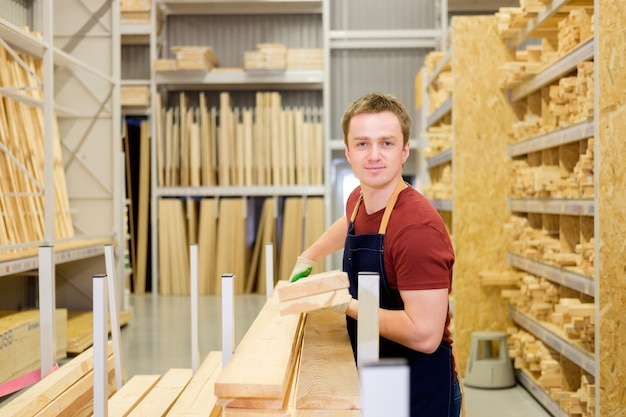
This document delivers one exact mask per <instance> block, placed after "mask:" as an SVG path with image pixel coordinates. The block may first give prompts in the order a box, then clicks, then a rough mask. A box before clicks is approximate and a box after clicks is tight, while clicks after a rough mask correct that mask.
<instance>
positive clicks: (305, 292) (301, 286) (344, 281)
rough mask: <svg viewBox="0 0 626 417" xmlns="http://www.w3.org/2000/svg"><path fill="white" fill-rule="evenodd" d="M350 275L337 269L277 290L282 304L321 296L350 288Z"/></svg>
mask: <svg viewBox="0 0 626 417" xmlns="http://www.w3.org/2000/svg"><path fill="white" fill-rule="evenodd" d="M349 287H350V280H349V279H348V274H347V273H345V272H343V271H341V270H339V269H336V270H333V271H328V272H320V273H318V274H313V275H310V276H308V277H307V278H303V279H300V280H298V281H296V282H293V283H290V284H289V285H281V286H280V287H278V288H276V291H277V292H278V299H279V300H280V302H285V301H288V300H293V299H296V298H301V297H307V296H310V295H315V294H321V293H325V292H329V291H334V290H338V289H341V288H349Z"/></svg>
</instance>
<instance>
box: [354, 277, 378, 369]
mask: <svg viewBox="0 0 626 417" xmlns="http://www.w3.org/2000/svg"><path fill="white" fill-rule="evenodd" d="M379 282H380V276H379V275H378V274H377V273H375V272H359V320H357V347H358V348H357V352H356V356H357V365H358V366H359V367H361V365H365V364H367V363H370V364H371V363H376V362H378V354H379V352H378V349H379V346H378V336H379V330H378V306H379V299H380V288H379Z"/></svg>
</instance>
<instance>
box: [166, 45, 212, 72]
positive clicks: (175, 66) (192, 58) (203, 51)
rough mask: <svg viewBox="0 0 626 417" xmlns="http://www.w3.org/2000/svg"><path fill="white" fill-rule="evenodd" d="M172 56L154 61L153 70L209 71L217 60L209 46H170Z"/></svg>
mask: <svg viewBox="0 0 626 417" xmlns="http://www.w3.org/2000/svg"><path fill="white" fill-rule="evenodd" d="M171 51H172V54H174V58H172V59H170V58H163V59H157V60H156V61H154V70H155V71H205V72H206V71H211V70H212V69H213V68H215V67H217V66H219V60H218V59H217V56H216V55H215V53H214V52H213V48H212V47H210V46H185V45H182V46H172V47H171Z"/></svg>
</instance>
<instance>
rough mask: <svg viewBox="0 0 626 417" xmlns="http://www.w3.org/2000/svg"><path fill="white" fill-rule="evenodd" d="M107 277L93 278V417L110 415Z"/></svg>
mask: <svg viewBox="0 0 626 417" xmlns="http://www.w3.org/2000/svg"><path fill="white" fill-rule="evenodd" d="M106 281H107V276H106V275H94V276H93V415H94V417H106V416H107V415H108V410H107V407H108V398H109V395H108V390H109V384H108V373H109V372H108V364H107V356H108V354H109V349H108V334H109V332H108V326H107V324H108V322H107V283H106Z"/></svg>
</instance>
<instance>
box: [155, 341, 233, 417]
mask: <svg viewBox="0 0 626 417" xmlns="http://www.w3.org/2000/svg"><path fill="white" fill-rule="evenodd" d="M221 370H222V352H218V351H211V352H209V354H208V355H207V356H206V358H205V359H204V360H203V361H202V364H201V365H200V367H199V368H198V371H197V372H196V373H195V374H194V375H193V377H192V378H191V381H190V382H189V384H188V385H187V387H186V388H185V389H184V390H183V392H182V393H181V394H180V397H178V399H177V400H176V402H175V403H174V405H173V406H172V408H171V409H170V411H169V412H168V413H167V417H188V416H204V417H218V416H219V415H220V413H221V407H219V406H217V405H216V400H217V398H216V397H215V380H216V379H217V376H218V375H219V373H220V372H221Z"/></svg>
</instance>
